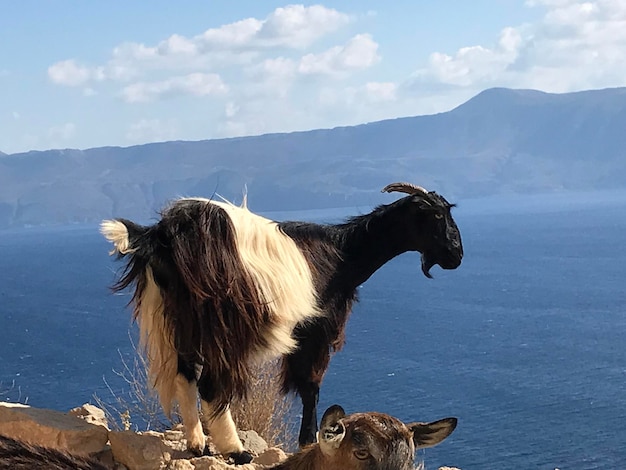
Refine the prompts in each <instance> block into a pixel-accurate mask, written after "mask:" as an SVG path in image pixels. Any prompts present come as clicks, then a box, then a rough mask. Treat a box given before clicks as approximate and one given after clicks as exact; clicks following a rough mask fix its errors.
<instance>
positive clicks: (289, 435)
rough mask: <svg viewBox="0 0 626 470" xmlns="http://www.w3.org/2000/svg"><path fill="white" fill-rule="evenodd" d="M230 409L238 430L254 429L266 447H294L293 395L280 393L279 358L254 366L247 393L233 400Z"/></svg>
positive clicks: (295, 435) (288, 448) (295, 434)
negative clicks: (244, 396)
mask: <svg viewBox="0 0 626 470" xmlns="http://www.w3.org/2000/svg"><path fill="white" fill-rule="evenodd" d="M231 410H232V413H233V419H234V420H235V423H236V424H237V428H238V429H243V430H248V429H253V430H255V431H256V432H257V433H258V434H259V436H261V437H262V438H263V439H265V441H266V442H267V443H268V444H269V445H270V446H281V447H283V448H284V449H285V450H291V449H293V448H294V447H295V445H296V442H297V439H296V437H297V433H296V431H297V429H296V423H295V416H294V413H293V396H291V395H288V396H284V395H283V394H282V393H281V390H280V360H275V361H272V362H267V363H264V364H263V365H261V366H258V367H256V369H255V378H254V380H253V382H252V383H251V384H250V391H249V393H248V396H247V397H246V399H245V400H242V401H236V402H234V403H233V404H232V406H231Z"/></svg>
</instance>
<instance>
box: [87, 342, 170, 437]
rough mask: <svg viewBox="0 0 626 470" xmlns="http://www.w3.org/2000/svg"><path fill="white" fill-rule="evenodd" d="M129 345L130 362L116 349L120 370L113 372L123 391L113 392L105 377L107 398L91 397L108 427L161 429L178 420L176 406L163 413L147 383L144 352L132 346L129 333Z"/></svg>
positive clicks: (114, 428)
mask: <svg viewBox="0 0 626 470" xmlns="http://www.w3.org/2000/svg"><path fill="white" fill-rule="evenodd" d="M129 337H130V342H131V345H132V347H133V352H134V354H133V360H132V363H130V364H129V362H128V361H127V360H126V359H125V358H124V356H123V355H122V353H121V352H119V351H118V353H119V355H120V359H121V362H122V370H121V371H116V370H113V372H114V373H115V374H116V375H117V376H119V377H121V378H122V380H123V381H124V382H125V384H126V387H125V390H124V391H123V392H115V391H114V390H113V389H112V388H111V386H110V385H109V383H108V382H107V381H106V379H105V378H103V379H102V380H104V384H105V385H106V387H107V389H108V390H109V393H110V395H111V399H109V400H103V399H102V398H100V397H99V396H97V395H96V394H94V396H93V397H94V400H95V402H96V404H97V405H98V407H100V408H101V409H102V410H103V411H104V414H105V416H106V419H107V422H108V423H109V427H110V428H111V429H113V430H116V431H121V430H123V431H129V430H133V431H165V430H167V429H171V428H172V425H173V424H175V423H179V422H180V416H179V415H178V413H177V408H175V409H174V410H173V411H172V418H171V419H168V418H167V417H166V416H165V415H164V414H163V410H162V408H161V404H160V402H159V398H158V396H157V395H156V393H155V391H154V389H153V388H152V387H151V386H150V385H149V382H148V362H147V360H146V357H145V355H144V354H142V353H141V352H140V351H139V350H138V349H137V347H136V344H135V341H134V340H133V338H132V336H131V335H130V334H129Z"/></svg>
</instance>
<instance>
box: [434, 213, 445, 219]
mask: <svg viewBox="0 0 626 470" xmlns="http://www.w3.org/2000/svg"><path fill="white" fill-rule="evenodd" d="M435 219H437V220H441V219H443V214H435Z"/></svg>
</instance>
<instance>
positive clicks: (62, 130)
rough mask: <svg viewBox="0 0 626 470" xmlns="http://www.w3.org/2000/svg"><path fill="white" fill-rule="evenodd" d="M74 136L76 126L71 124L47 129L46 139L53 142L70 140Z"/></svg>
mask: <svg viewBox="0 0 626 470" xmlns="http://www.w3.org/2000/svg"><path fill="white" fill-rule="evenodd" d="M75 134H76V125H75V124H74V123H72V122H67V123H65V124H61V125H60V126H53V127H51V128H49V129H48V138H49V139H50V140H52V141H54V142H56V141H67V140H70V139H71V138H72V137H74V135H75Z"/></svg>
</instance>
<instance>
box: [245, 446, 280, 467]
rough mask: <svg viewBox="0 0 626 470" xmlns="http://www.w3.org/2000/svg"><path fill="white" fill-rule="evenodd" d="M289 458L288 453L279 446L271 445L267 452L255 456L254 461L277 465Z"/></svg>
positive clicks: (260, 463)
mask: <svg viewBox="0 0 626 470" xmlns="http://www.w3.org/2000/svg"><path fill="white" fill-rule="evenodd" d="M286 458H287V454H285V452H283V450H282V449H280V448H278V447H270V448H269V449H267V450H266V451H265V452H263V453H262V454H260V455H259V456H258V457H255V458H254V460H253V462H254V463H255V464H258V465H266V466H271V465H276V464H277V463H280V462H282V461H283V460H285V459H286Z"/></svg>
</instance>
